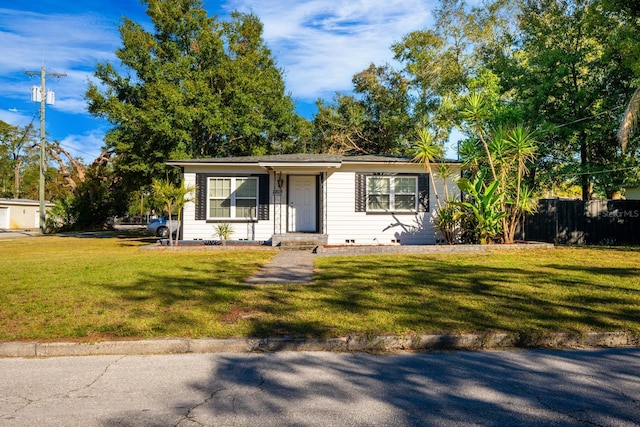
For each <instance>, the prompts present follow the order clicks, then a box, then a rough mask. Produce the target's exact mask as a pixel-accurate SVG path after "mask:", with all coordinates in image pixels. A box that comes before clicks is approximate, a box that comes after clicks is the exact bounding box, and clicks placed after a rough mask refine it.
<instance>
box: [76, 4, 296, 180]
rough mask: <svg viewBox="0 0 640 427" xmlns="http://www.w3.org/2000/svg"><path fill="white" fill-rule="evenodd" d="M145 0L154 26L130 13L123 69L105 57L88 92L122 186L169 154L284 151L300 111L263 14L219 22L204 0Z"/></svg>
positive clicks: (146, 176)
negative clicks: (106, 127)
mask: <svg viewBox="0 0 640 427" xmlns="http://www.w3.org/2000/svg"><path fill="white" fill-rule="evenodd" d="M143 3H145V4H146V5H147V14H148V15H149V17H150V18H151V21H152V22H153V32H149V31H147V30H145V28H144V27H143V26H142V25H141V24H139V23H136V22H133V21H131V20H129V19H127V18H125V19H124V22H123V24H122V25H121V27H120V35H121V38H122V44H123V45H122V47H121V48H120V49H118V50H117V51H116V55H117V57H118V58H119V59H120V61H121V66H122V69H123V70H124V72H123V73H120V72H119V71H118V70H117V69H116V67H115V66H114V65H112V64H110V63H102V64H99V65H98V67H97V69H96V71H95V77H96V78H97V80H98V82H97V83H91V84H90V85H89V88H88V90H87V93H86V97H87V99H88V102H89V111H90V112H91V113H92V114H94V115H96V116H100V117H104V118H106V119H107V120H109V121H110V122H111V123H112V125H113V128H112V129H111V130H110V131H109V132H108V134H107V136H106V144H107V148H109V149H112V150H113V152H114V155H115V157H114V167H115V171H116V173H117V174H118V175H119V176H121V177H122V184H123V185H124V186H125V188H128V189H131V190H135V189H138V188H140V187H141V186H146V185H148V184H150V183H151V178H152V177H157V176H162V175H164V174H165V173H169V171H168V170H167V169H166V167H165V165H164V162H165V161H166V160H167V159H169V158H185V157H217V156H228V155H250V154H263V153H272V152H279V151H282V149H283V147H282V146H281V145H280V143H281V141H285V142H286V141H287V140H289V139H295V136H296V132H297V131H298V128H299V125H300V118H299V117H298V116H297V115H296V114H294V112H293V103H292V101H291V98H290V96H289V95H287V94H285V91H284V83H283V79H282V71H281V70H280V69H278V68H277V67H276V65H275V61H274V60H273V58H272V57H271V52H270V51H269V49H268V48H267V46H266V45H265V43H264V41H263V40H262V24H261V23H260V21H259V20H258V18H256V17H255V16H254V15H250V14H249V15H247V14H239V13H234V14H233V15H232V18H231V21H230V22H228V23H222V22H219V21H218V20H217V18H211V17H208V16H207V14H206V11H205V10H204V9H203V7H202V2H201V1H200V0H143ZM285 146H286V147H287V149H290V148H292V147H291V146H290V145H285Z"/></svg>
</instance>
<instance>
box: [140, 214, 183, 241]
mask: <svg viewBox="0 0 640 427" xmlns="http://www.w3.org/2000/svg"><path fill="white" fill-rule="evenodd" d="M169 225H171V227H169ZM169 228H171V230H172V231H173V237H174V238H175V237H176V236H177V235H178V229H179V228H180V221H178V220H177V219H175V217H174V219H172V220H171V221H169V217H168V216H167V215H164V216H161V217H160V218H156V219H152V220H151V222H150V223H149V225H147V234H149V235H151V236H157V237H164V238H166V237H169Z"/></svg>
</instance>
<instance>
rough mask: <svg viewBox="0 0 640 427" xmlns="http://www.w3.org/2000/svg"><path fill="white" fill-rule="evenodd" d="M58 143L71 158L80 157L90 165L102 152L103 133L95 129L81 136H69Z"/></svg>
mask: <svg viewBox="0 0 640 427" xmlns="http://www.w3.org/2000/svg"><path fill="white" fill-rule="evenodd" d="M59 143H60V145H61V146H62V148H64V149H65V150H67V151H68V152H69V153H70V154H71V155H72V156H73V157H80V158H82V159H83V161H84V162H85V163H90V162H92V161H93V160H94V159H95V158H97V157H98V156H99V155H100V153H101V152H102V146H103V145H104V131H102V130H101V129H95V130H93V131H91V132H88V133H85V134H82V135H69V136H67V137H66V138H64V139H63V140H62V141H59Z"/></svg>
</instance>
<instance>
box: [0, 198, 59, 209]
mask: <svg viewBox="0 0 640 427" xmlns="http://www.w3.org/2000/svg"><path fill="white" fill-rule="evenodd" d="M0 205H19V206H40V201H39V200H30V199H0ZM45 205H46V206H50V207H51V206H55V205H54V204H53V203H51V202H50V201H48V200H47V201H45Z"/></svg>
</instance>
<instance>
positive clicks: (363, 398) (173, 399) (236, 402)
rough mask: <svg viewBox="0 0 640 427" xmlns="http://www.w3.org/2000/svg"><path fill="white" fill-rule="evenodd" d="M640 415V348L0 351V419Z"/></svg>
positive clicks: (96, 421) (589, 418)
mask: <svg viewBox="0 0 640 427" xmlns="http://www.w3.org/2000/svg"><path fill="white" fill-rule="evenodd" d="M281 425H296V426H472V425H474V426H475V425H483V426H492V425H495V426H506V425H509V426H511V425H519V426H567V425H569V426H571V425H576V426H593V425H596V426H638V425H640V348H626V349H607V350H572V351H541V350H537V351H487V352H450V353H449V352H442V353H423V354H409V353H406V354H397V355H370V354H363V353H328V352H326V353H325V352H281V353H267V354H255V353H249V354H247V353H244V354H232V353H220V354H183V355H162V356H90V357H59V358H46V359H21V358H7V359H0V426H181V427H192V426H281Z"/></svg>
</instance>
